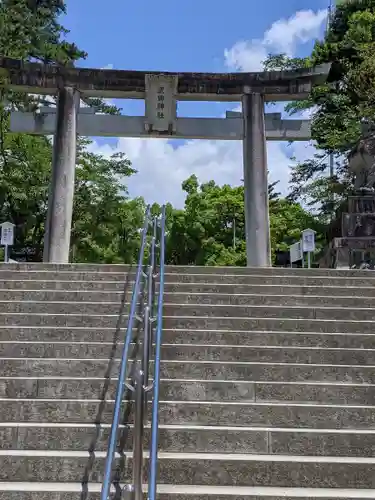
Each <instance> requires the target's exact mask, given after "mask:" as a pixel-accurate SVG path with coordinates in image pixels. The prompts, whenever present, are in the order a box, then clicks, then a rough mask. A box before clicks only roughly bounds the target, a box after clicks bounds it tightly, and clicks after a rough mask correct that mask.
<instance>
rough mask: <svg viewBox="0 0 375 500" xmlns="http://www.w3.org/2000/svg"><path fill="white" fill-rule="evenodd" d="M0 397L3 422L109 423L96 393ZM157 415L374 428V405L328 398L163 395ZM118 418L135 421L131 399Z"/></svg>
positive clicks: (200, 421)
mask: <svg viewBox="0 0 375 500" xmlns="http://www.w3.org/2000/svg"><path fill="white" fill-rule="evenodd" d="M0 403H1V406H0V411H1V418H0V421H1V422H2V423H6V422H11V423H12V422H25V423H31V422H34V423H40V422H44V423H47V422H50V423H59V422H60V423H64V424H66V423H72V424H81V423H82V424H83V423H85V424H99V423H102V424H111V422H112V415H113V406H114V404H113V401H102V400H98V399H96V400H74V399H56V398H52V399H30V398H28V399H21V398H17V399H10V398H3V399H1V400H0ZM149 412H150V409H149V410H148V415H150V413H149ZM159 416H160V424H167V425H172V424H173V425H203V426H206V425H220V426H227V425H228V424H229V425H231V426H240V427H249V426H253V427H254V426H257V427H280V428H281V427H284V428H301V429H302V428H309V429H310V428H311V429H364V430H366V429H375V406H363V405H356V406H355V405H343V404H331V403H330V404H320V405H317V404H315V403H313V404H312V403H292V402H288V401H283V402H272V401H268V402H265V401H262V402H260V401H256V402H243V401H231V402H228V401H226V402H224V403H223V402H221V401H210V402H202V401H174V402H173V401H161V402H160V407H159ZM122 422H124V423H132V422H133V405H132V402H125V401H124V403H123V407H122Z"/></svg>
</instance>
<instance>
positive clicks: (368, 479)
mask: <svg viewBox="0 0 375 500" xmlns="http://www.w3.org/2000/svg"><path fill="white" fill-rule="evenodd" d="M132 273H133V274H132ZM133 276H134V269H133V270H132V269H130V268H129V267H126V266H112V265H107V266H104V265H103V266H91V265H67V266H52V265H51V266H47V265H43V264H35V265H26V264H20V265H6V266H4V265H3V266H0V279H1V284H0V398H1V402H0V436H1V437H0V448H1V449H0V500H94V499H95V500H98V499H99V492H100V486H101V485H100V482H101V480H102V476H103V470H104V460H105V450H106V444H107V439H108V435H109V428H110V423H111V417H112V410H113V398H114V390H115V384H116V374H117V368H118V359H116V358H118V356H119V353H120V348H121V345H120V344H119V340H118V339H120V342H121V341H122V339H123V331H121V332H120V333H121V334H120V335H119V334H118V333H117V334H116V325H118V323H119V313H120V310H121V311H122V312H123V314H124V315H125V319H124V321H122V322H121V326H122V327H124V326H125V325H126V313H127V310H128V306H127V303H128V302H129V300H130V295H128V294H127V291H129V290H131V285H132V283H131V281H132V277H133ZM374 305H375V273H374V272H372V271H334V270H321V269H316V270H310V271H304V270H298V269H295V270H290V269H242V268H202V267H190V268H186V267H185V268H182V267H169V266H167V268H166V285H165V307H164V315H165V317H164V339H163V340H164V346H163V356H162V359H163V361H162V365H161V370H162V384H161V393H160V397H161V403H160V422H161V426H160V433H159V443H160V454H159V469H160V472H159V483H160V486H159V488H158V491H159V497H160V498H161V499H163V500H164V499H165V500H166V499H173V500H198V499H199V500H260V499H267V500H276V499H277V500H281V499H283V500H286V499H292V498H293V499H303V498H304V499H307V498H309V499H317V498H319V499H328V498H334V499H340V500H344V499H354V498H355V499H365V498H375V385H374V384H375V328H374V327H375V309H374ZM111 377H112V379H111ZM124 412H125V413H126V414H127V417H126V419H127V420H126V421H127V423H129V422H130V423H131V421H132V420H131V419H132V411H131V404H130V403H124ZM131 434H132V426H131V425H130V426H127V425H125V426H123V427H122V428H121V432H120V438H119V439H120V447H121V448H124V449H125V450H127V451H129V443H130V442H131V441H130V440H131ZM148 436H149V428H147V429H146V439H148ZM123 443H124V444H123ZM127 455H129V454H128V453H126V451H125V452H124V453H121V454H118V455H117V456H116V467H117V474H118V475H119V477H120V479H121V481H122V483H126V482H130V481H131V458H129V457H128V456H127Z"/></svg>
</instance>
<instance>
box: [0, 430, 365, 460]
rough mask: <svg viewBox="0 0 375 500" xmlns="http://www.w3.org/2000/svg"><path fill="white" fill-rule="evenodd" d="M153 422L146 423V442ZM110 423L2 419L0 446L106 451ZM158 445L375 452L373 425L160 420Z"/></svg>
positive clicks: (123, 443) (125, 441)
mask: <svg viewBox="0 0 375 500" xmlns="http://www.w3.org/2000/svg"><path fill="white" fill-rule="evenodd" d="M133 432H134V429H133V426H132V425H131V426H120V428H119V430H118V443H117V447H118V449H125V450H128V451H131V450H132V443H133V438H134V434H133ZM150 432H151V427H150V425H147V426H146V427H145V429H144V447H145V449H148V447H149V444H150ZM109 434H110V425H109V424H103V425H99V426H98V425H95V424H89V425H82V424H66V425H62V424H53V423H50V424H48V423H47V424H45V423H35V424H27V423H25V422H19V423H6V424H2V423H0V435H1V440H0V450H67V451H80V450H90V451H91V452H96V451H105V450H106V448H107V444H108V439H109ZM159 450H160V451H162V452H177V453H181V452H186V453H233V454H240V453H258V454H264V455H267V454H269V455H302V456H304V455H307V456H348V457H349V456H351V457H355V456H357V457H361V456H362V457H373V456H374V455H375V451H374V450H375V430H367V429H361V430H355V429H353V430H343V429H339V430H332V429H281V428H263V427H233V426H228V427H223V426H191V425H186V426H179V425H161V426H160V428H159Z"/></svg>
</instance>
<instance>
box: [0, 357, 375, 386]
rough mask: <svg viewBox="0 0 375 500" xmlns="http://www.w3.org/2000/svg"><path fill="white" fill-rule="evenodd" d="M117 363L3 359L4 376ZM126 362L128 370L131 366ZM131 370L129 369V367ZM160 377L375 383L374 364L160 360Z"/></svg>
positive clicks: (83, 372) (63, 373) (101, 368)
mask: <svg viewBox="0 0 375 500" xmlns="http://www.w3.org/2000/svg"><path fill="white" fill-rule="evenodd" d="M119 361H120V360H119V359H118V360H115V361H113V360H110V359H57V358H3V359H1V360H0V367H1V376H3V377H38V376H39V377H40V376H45V377H51V376H52V377H53V376H55V377H99V378H103V377H108V376H109V375H111V376H112V377H117V374H118V367H119ZM131 364H132V363H131V362H129V367H130V366H131ZM129 369H130V368H129ZM161 375H162V377H163V378H166V379H177V380H213V381H226V380H227V381H229V380H232V381H233V380H247V381H254V380H259V381H285V382H291V381H293V382H297V381H306V382H307V381H310V382H347V383H369V384H374V383H375V370H374V365H367V366H366V365H328V364H303V363H291V362H290V363H279V362H276V363H275V362H268V363H267V362H255V361H252V362H246V363H243V362H242V363H239V362H236V361H234V362H233V361H232V362H230V361H226V362H224V361H211V362H206V361H188V360H187V361H182V360H174V361H173V360H168V361H165V360H162V361H161Z"/></svg>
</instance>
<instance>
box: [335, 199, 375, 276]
mask: <svg viewBox="0 0 375 500" xmlns="http://www.w3.org/2000/svg"><path fill="white" fill-rule="evenodd" d="M331 248H332V257H333V259H332V260H333V262H332V267H336V268H342V269H347V268H371V269H373V268H374V266H375V193H358V194H356V195H354V196H350V197H349V199H348V211H347V212H344V213H342V214H341V237H338V238H334V239H333V241H332V244H331Z"/></svg>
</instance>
